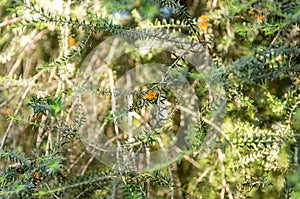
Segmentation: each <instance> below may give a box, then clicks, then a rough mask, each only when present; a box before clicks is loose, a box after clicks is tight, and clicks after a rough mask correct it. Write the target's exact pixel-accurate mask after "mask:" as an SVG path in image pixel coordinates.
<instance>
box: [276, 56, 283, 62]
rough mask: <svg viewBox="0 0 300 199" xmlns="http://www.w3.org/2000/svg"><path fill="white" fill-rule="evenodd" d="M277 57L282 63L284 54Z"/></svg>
mask: <svg viewBox="0 0 300 199" xmlns="http://www.w3.org/2000/svg"><path fill="white" fill-rule="evenodd" d="M277 59H278V60H279V62H280V63H282V62H283V58H282V55H281V54H280V55H278V57H277Z"/></svg>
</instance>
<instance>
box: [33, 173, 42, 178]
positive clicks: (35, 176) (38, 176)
mask: <svg viewBox="0 0 300 199" xmlns="http://www.w3.org/2000/svg"><path fill="white" fill-rule="evenodd" d="M33 175H34V178H35V179H36V180H39V179H40V175H39V173H37V172H35V173H34V174H33Z"/></svg>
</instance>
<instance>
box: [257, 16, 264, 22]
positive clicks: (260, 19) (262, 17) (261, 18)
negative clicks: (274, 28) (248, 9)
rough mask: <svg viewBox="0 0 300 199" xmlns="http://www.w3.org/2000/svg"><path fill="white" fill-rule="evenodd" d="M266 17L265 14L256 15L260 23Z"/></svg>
mask: <svg viewBox="0 0 300 199" xmlns="http://www.w3.org/2000/svg"><path fill="white" fill-rule="evenodd" d="M264 18H265V17H264V15H258V16H257V17H256V20H257V22H258V23H261V22H263V20H264Z"/></svg>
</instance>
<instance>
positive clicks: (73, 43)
mask: <svg viewBox="0 0 300 199" xmlns="http://www.w3.org/2000/svg"><path fill="white" fill-rule="evenodd" d="M75 44H76V39H74V38H73V37H70V38H69V45H70V46H74V45H75Z"/></svg>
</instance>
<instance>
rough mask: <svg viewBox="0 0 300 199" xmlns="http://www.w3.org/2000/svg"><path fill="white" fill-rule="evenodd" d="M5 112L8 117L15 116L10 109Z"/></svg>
mask: <svg viewBox="0 0 300 199" xmlns="http://www.w3.org/2000/svg"><path fill="white" fill-rule="evenodd" d="M5 112H6V114H7V115H12V114H13V111H12V110H11V109H10V108H8V109H6V111H5Z"/></svg>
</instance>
